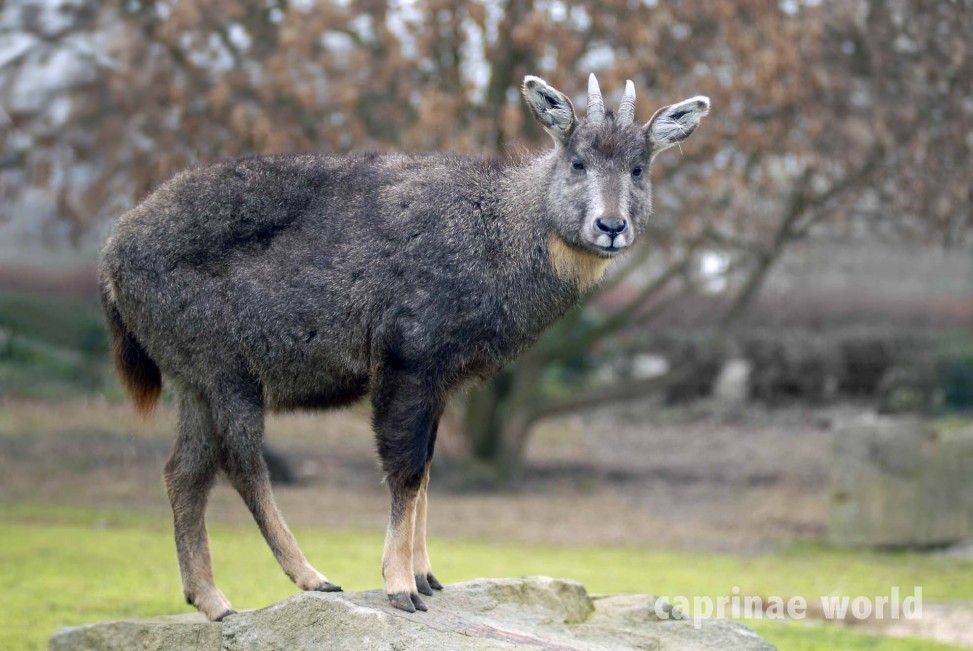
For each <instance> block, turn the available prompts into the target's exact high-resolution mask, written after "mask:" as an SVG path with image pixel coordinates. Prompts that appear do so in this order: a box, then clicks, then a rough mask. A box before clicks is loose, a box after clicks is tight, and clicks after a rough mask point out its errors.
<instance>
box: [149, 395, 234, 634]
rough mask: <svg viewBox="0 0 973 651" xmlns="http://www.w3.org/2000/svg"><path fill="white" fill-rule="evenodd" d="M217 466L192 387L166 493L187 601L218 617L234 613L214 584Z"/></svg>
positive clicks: (182, 408)
mask: <svg viewBox="0 0 973 651" xmlns="http://www.w3.org/2000/svg"><path fill="white" fill-rule="evenodd" d="M218 466H219V449H218V446H217V442H216V438H215V431H214V428H213V421H212V418H211V417H210V412H209V405H207V404H206V402H205V401H204V400H203V399H202V398H201V397H200V396H199V395H198V394H197V393H196V392H195V391H193V390H191V389H184V390H183V391H182V392H181V395H180V396H179V434H178V436H177V438H176V443H175V445H174V446H173V448H172V453H171V454H170V455H169V460H168V461H167V462H166V466H165V474H164V477H165V484H166V493H167V494H168V495H169V502H170V504H171V505H172V515H173V523H174V528H175V534H176V552H177V554H178V557H179V573H180V575H181V576H182V588H183V593H184V594H185V596H186V601H187V602H188V603H190V604H192V605H194V606H196V608H198V609H199V610H200V612H202V613H203V614H204V615H206V617H208V618H209V619H211V620H213V621H219V620H221V619H223V618H224V617H226V616H227V615H230V614H232V613H233V610H232V609H231V607H230V602H229V601H227V600H226V597H224V596H223V593H222V592H220V591H219V589H217V587H216V584H215V583H214V582H213V566H212V563H211V561H210V553H209V535H208V534H207V531H206V502H207V499H208V497H209V492H210V489H211V488H212V487H213V480H214V478H215V477H216V470H217V468H218Z"/></svg>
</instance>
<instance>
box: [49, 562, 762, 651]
mask: <svg viewBox="0 0 973 651" xmlns="http://www.w3.org/2000/svg"><path fill="white" fill-rule="evenodd" d="M427 603H428V605H429V612H427V613H421V612H420V613H415V614H407V613H404V612H402V611H399V610H394V609H393V608H391V606H389V604H388V600H387V599H386V597H385V595H384V594H383V593H382V592H381V591H379V590H373V591H369V592H342V593H327V594H325V593H317V592H304V593H301V594H298V595H295V596H293V597H290V598H289V599H285V600H284V601H281V602H280V603H277V604H274V605H273V606H270V607H268V608H263V609H261V610H253V611H248V612H242V613H239V614H237V615H233V616H231V617H228V618H227V619H226V620H225V621H224V622H223V623H210V622H207V621H205V620H204V619H203V618H202V616H200V615H178V616H170V617H156V618H153V619H145V620H128V621H119V622H103V623H100V624H93V625H88V626H79V627H75V628H66V629H63V630H61V631H59V632H58V633H57V634H55V636H54V637H53V638H52V639H51V644H50V647H49V648H50V651H66V650H68V649H71V650H72V651H96V650H97V651H115V650H119V651H121V650H122V649H124V650H125V651H143V650H152V651H155V650H156V649H167V650H169V651H184V650H185V651H188V650H190V649H191V650H193V651H221V650H222V651H237V650H243V649H246V650H247V651H270V650H271V649H274V650H284V649H286V650H287V651H302V650H305V649H307V650H310V649H362V650H365V651H370V650H376V651H377V650H382V651H394V650H406V649H424V650H426V651H437V650H442V651H446V650H449V651H464V650H474V649H498V650H499V649H518V648H526V649H543V650H545V651H576V650H580V649H603V650H613V651H614V650H622V649H657V650H660V651H664V650H669V651H703V650H704V649H706V650H709V649H721V650H723V651H757V650H761V651H763V650H772V649H774V647H773V646H772V645H771V644H769V643H768V642H766V641H765V640H763V639H762V638H761V637H760V636H758V635H757V634H756V633H754V632H753V631H751V630H750V629H748V628H746V627H745V626H743V625H742V624H738V623H736V622H732V621H729V620H723V619H704V620H701V621H700V626H699V627H695V626H694V625H693V621H692V620H691V619H674V618H673V619H659V617H657V616H656V614H655V608H654V604H655V598H654V597H650V596H646V595H603V596H589V595H588V593H587V592H586V591H585V589H584V586H582V585H581V584H580V583H576V582H573V581H564V580H559V579H549V578H546V577H533V578H527V579H490V580H486V579H481V580H477V581H469V582H467V583H458V584H454V585H450V586H447V587H446V590H444V591H443V592H438V593H436V595H435V596H433V597H430V598H429V599H427Z"/></svg>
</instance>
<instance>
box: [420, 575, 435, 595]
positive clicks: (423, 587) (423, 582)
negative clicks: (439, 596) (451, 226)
mask: <svg viewBox="0 0 973 651" xmlns="http://www.w3.org/2000/svg"><path fill="white" fill-rule="evenodd" d="M416 588H418V590H419V594H424V595H426V596H427V597H431V596H432V587H431V586H430V585H429V580H428V579H426V577H425V576H424V575H422V574H416Z"/></svg>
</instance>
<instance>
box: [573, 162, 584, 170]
mask: <svg viewBox="0 0 973 651" xmlns="http://www.w3.org/2000/svg"><path fill="white" fill-rule="evenodd" d="M571 169H573V170H574V171H575V172H583V171H584V163H582V162H581V161H579V160H573V161H571Z"/></svg>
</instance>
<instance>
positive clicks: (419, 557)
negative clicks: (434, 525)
mask: <svg viewBox="0 0 973 651" xmlns="http://www.w3.org/2000/svg"><path fill="white" fill-rule="evenodd" d="M428 488H429V467H428V466H426V474H425V476H424V477H423V478H422V484H421V485H420V486H419V495H418V498H417V499H416V526H415V535H414V536H413V538H412V569H413V571H415V573H416V575H419V576H426V575H428V574H429V573H430V572H432V564H431V563H430V562H429V553H428V552H427V551H426V510H427V508H428V503H429V498H428V496H427V492H428Z"/></svg>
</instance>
